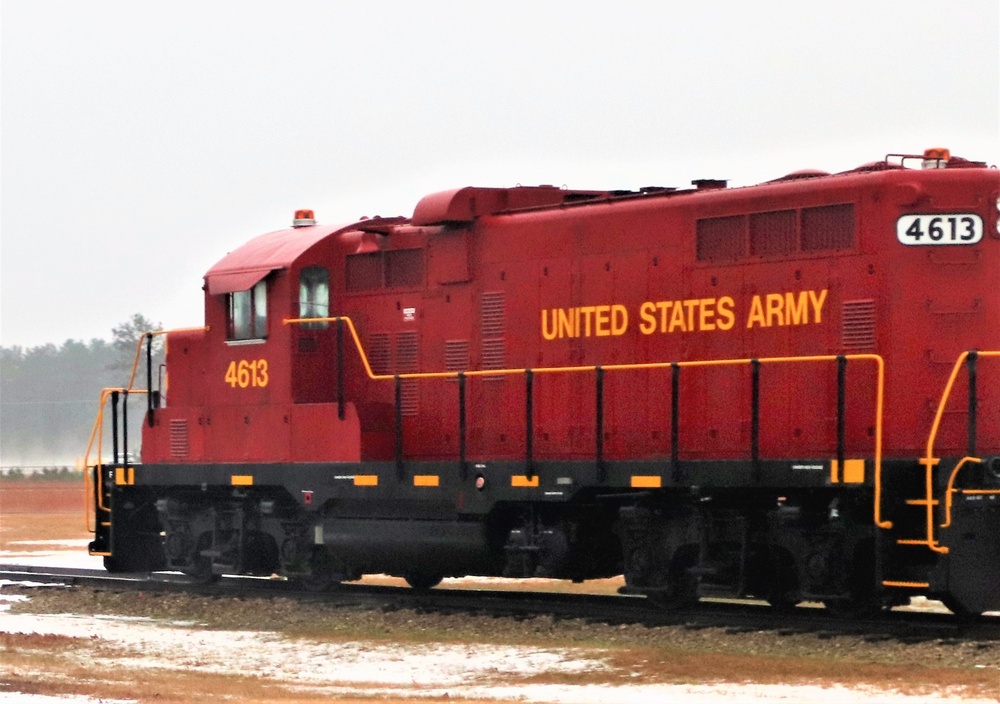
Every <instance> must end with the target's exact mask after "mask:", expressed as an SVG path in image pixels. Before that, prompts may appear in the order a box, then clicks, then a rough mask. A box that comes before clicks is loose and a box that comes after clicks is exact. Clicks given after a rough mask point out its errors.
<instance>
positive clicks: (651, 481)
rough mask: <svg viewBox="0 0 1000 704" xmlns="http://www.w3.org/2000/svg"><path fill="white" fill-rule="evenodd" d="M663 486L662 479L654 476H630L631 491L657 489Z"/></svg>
mask: <svg viewBox="0 0 1000 704" xmlns="http://www.w3.org/2000/svg"><path fill="white" fill-rule="evenodd" d="M662 486H663V477H659V476H656V475H649V476H646V475H641V474H637V475H633V476H632V488H633V489H659V488H661V487H662Z"/></svg>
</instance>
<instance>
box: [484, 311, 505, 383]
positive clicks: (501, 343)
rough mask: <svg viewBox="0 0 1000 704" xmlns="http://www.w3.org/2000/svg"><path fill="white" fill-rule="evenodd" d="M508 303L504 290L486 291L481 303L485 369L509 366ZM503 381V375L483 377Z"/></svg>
mask: <svg viewBox="0 0 1000 704" xmlns="http://www.w3.org/2000/svg"><path fill="white" fill-rule="evenodd" d="M505 306H506V303H505V302H504V293H503V291H495V292H491V293H484V294H483V295H482V298H481V299H480V303H479V316H480V325H481V327H480V344H481V346H482V349H481V357H480V364H481V365H482V368H483V369H504V368H505V367H506V366H507V342H506V337H505V336H506V312H505ZM483 378H484V379H486V380H490V381H502V380H503V377H502V376H488V377H483Z"/></svg>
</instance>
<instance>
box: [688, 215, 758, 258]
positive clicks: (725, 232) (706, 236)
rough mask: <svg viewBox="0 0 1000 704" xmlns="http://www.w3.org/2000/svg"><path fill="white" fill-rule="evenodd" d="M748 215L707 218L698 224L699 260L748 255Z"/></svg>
mask: <svg viewBox="0 0 1000 704" xmlns="http://www.w3.org/2000/svg"><path fill="white" fill-rule="evenodd" d="M746 222H747V220H746V216H743V215H735V216H732V217H724V218H705V219H703V220H699V221H698V225H697V233H696V234H697V238H696V239H697V256H698V260H699V261H717V260H720V259H739V258H740V257H744V256H746V249H747V248H746Z"/></svg>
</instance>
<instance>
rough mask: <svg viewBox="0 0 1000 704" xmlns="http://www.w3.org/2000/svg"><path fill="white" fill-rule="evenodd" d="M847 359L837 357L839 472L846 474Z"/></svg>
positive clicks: (842, 356) (841, 356) (840, 355)
mask: <svg viewBox="0 0 1000 704" xmlns="http://www.w3.org/2000/svg"><path fill="white" fill-rule="evenodd" d="M846 406H847V357H845V356H844V355H842V354H838V355H837V471H838V472H840V474H841V477H842V476H843V472H844V456H845V454H846V449H845V445H846V438H845V437H844V436H845V435H846V427H847V408H846Z"/></svg>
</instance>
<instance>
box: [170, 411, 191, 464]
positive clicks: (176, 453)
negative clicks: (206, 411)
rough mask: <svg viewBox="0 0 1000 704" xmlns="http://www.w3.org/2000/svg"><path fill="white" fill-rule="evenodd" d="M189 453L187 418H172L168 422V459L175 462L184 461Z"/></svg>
mask: <svg viewBox="0 0 1000 704" xmlns="http://www.w3.org/2000/svg"><path fill="white" fill-rule="evenodd" d="M190 453H191V442H190V440H189V438H188V422H187V418H174V419H172V420H171V421H170V457H171V459H175V460H186V459H187V458H188V455H189V454H190Z"/></svg>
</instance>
